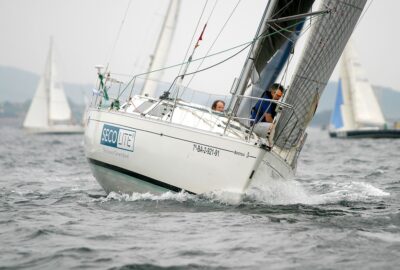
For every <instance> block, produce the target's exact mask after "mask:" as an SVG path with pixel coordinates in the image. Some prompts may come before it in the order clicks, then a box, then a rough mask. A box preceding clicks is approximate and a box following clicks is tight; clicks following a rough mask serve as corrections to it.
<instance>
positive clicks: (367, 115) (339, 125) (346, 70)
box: [329, 42, 400, 138]
mask: <svg viewBox="0 0 400 270" xmlns="http://www.w3.org/2000/svg"><path fill="white" fill-rule="evenodd" d="M340 68H341V69H340V80H339V84H338V91H337V95H336V101H335V105H334V106H335V107H334V109H333V112H332V115H331V124H330V130H329V135H330V137H332V138H400V129H389V128H388V123H387V122H386V121H385V117H384V115H383V113H382V110H381V107H380V105H379V102H378V100H377V98H376V95H375V92H374V90H373V88H372V85H371V83H370V82H369V81H368V79H367V78H366V76H365V74H364V70H363V69H362V66H361V64H360V61H359V59H358V55H357V53H356V51H355V48H354V45H353V42H349V43H348V44H347V46H346V49H345V51H344V53H343V55H342V58H341V61H340Z"/></svg>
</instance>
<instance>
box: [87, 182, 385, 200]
mask: <svg viewBox="0 0 400 270" xmlns="http://www.w3.org/2000/svg"><path fill="white" fill-rule="evenodd" d="M313 185H314V186H316V185H318V186H324V190H322V191H320V192H322V193H320V192H315V191H308V190H307V189H306V186H303V185H302V184H301V183H300V182H298V181H296V180H285V181H282V180H276V181H269V182H268V183H266V184H264V185H262V186H260V185H258V186H253V187H251V188H250V189H249V190H248V191H247V192H246V193H245V194H243V195H241V194H238V193H233V192H222V191H215V192H209V193H205V194H199V195H193V194H189V193H187V192H185V191H182V192H179V193H175V192H171V191H168V192H165V193H162V194H159V195H154V194H151V193H132V194H119V193H115V192H111V193H109V194H108V195H107V196H106V197H101V198H95V199H94V200H96V201H100V202H102V203H103V202H109V201H124V202H134V201H176V202H187V201H190V202H194V203H196V202H199V201H209V202H213V203H219V204H225V205H239V204H242V203H246V204H248V203H257V204H259V203H262V204H267V205H292V204H306V205H323V204H334V203H339V202H342V201H351V202H367V201H371V200H374V199H376V198H380V197H386V196H390V194H389V193H388V192H385V191H383V190H381V189H379V188H377V187H374V186H373V185H371V184H369V183H365V182H355V181H350V182H346V183H324V184H322V183H314V184H313Z"/></svg>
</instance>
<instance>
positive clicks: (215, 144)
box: [84, 0, 366, 194]
mask: <svg viewBox="0 0 400 270" xmlns="http://www.w3.org/2000/svg"><path fill="white" fill-rule="evenodd" d="M172 1H173V0H172ZM314 2H315V3H314ZM365 3H366V0H343V1H336V0H317V1H313V0H299V1H291V0H271V1H269V2H268V4H267V6H266V8H265V11H264V14H263V17H262V19H261V22H260V24H259V27H258V30H257V32H256V35H255V38H254V40H253V42H252V43H251V46H250V49H249V53H248V56H247V59H246V62H245V64H244V66H243V69H242V72H241V75H240V78H239V79H238V80H237V81H236V82H237V83H235V84H234V87H233V91H231V93H232V97H231V100H232V103H231V106H230V107H229V108H228V110H227V111H226V112H225V113H219V112H214V111H212V110H211V109H210V108H209V107H205V106H203V105H200V104H196V103H192V102H191V101H190V100H182V99H181V95H180V93H179V91H180V89H181V84H179V83H178V85H176V83H175V82H176V81H179V80H182V78H183V77H184V75H187V74H189V72H187V66H186V67H185V68H183V70H184V73H183V74H179V76H177V77H176V78H175V80H174V82H173V83H172V84H171V86H170V87H169V88H168V89H165V90H166V91H165V92H164V94H163V95H162V96H161V97H160V98H157V97H155V96H145V95H140V93H141V92H140V91H141V89H140V90H139V94H137V95H133V94H132V92H131V93H129V95H127V96H125V97H124V98H126V101H127V102H126V103H125V104H124V105H123V106H122V107H121V108H117V109H116V108H115V107H110V108H104V104H102V98H101V97H99V96H94V97H93V100H92V103H91V107H90V108H89V109H88V120H87V126H86V129H85V139H84V140H85V154H86V156H87V158H88V161H89V164H90V166H91V169H92V172H93V174H94V176H95V177H96V179H97V181H98V182H99V183H100V185H101V186H102V187H103V188H104V190H105V191H106V192H107V193H108V192H111V191H114V192H120V193H131V192H152V193H159V192H165V191H167V190H172V191H180V190H185V191H187V192H190V193H195V194H199V193H207V192H214V191H222V192H232V193H237V194H243V193H244V192H246V191H247V190H248V189H249V188H250V187H252V186H253V185H257V184H260V183H261V184H262V183H266V182H268V181H270V180H272V179H281V180H283V181H284V180H285V179H288V178H290V177H292V176H293V175H294V173H295V170H296V167H297V158H298V155H299V153H300V151H301V148H302V146H303V144H304V142H305V139H306V135H307V134H306V128H307V126H308V124H309V122H310V121H311V119H312V117H313V115H314V112H315V110H316V107H317V105H318V101H319V97H320V96H321V94H322V92H323V90H324V88H325V86H326V84H327V82H328V79H329V77H330V76H331V74H332V72H333V69H334V67H335V65H336V63H337V61H338V60H339V58H340V55H341V53H342V51H343V49H344V47H345V45H346V43H347V40H348V39H349V37H350V35H351V33H352V31H353V29H354V27H355V25H356V23H357V21H358V19H359V17H360V15H361V12H362V10H363V8H364V6H365ZM328 13H329V14H328ZM167 16H168V15H167ZM311 18H312V20H309V19H311ZM303 25H304V27H303ZM306 25H307V26H306ZM303 28H304V29H303ZM302 29H303V31H308V33H307V35H306V40H305V41H304V42H303V45H304V46H303V48H302V49H301V48H296V49H294V50H293V47H294V46H295V45H296V39H297V37H299V36H300V35H299V34H297V33H298V32H299V31H301V30H302ZM203 31H204V29H203ZM202 33H203V32H202ZM201 36H202V34H201V35H200V37H201ZM199 40H200V38H199ZM196 45H197V44H196ZM293 52H294V53H300V54H301V56H300V57H299V58H298V61H297V62H296V63H295V65H296V68H295V71H294V73H293V75H291V77H290V78H287V81H286V83H285V86H287V88H288V90H287V91H286V92H285V93H284V97H283V100H282V101H272V102H276V103H277V104H278V110H277V116H276V117H275V119H274V123H273V129H272V130H271V132H270V134H269V135H268V136H267V137H264V136H263V135H258V134H256V133H255V132H253V127H252V126H251V125H246V123H249V121H248V120H249V118H250V111H248V112H247V116H244V115H245V113H244V111H245V109H243V104H245V103H246V102H244V101H246V100H266V99H263V98H260V96H259V95H258V96H257V95H256V94H251V93H250V94H249V91H246V90H247V89H248V87H254V88H257V87H258V88H260V87H266V88H268V87H269V85H271V84H272V83H273V82H275V80H276V78H277V77H278V75H279V74H280V73H282V72H283V73H285V70H286V69H285V65H286V64H291V63H290V60H291V58H292V55H291V54H292V53H293ZM188 62H190V61H188ZM182 65H187V63H184V64H182ZM106 72H107V74H108V71H107V70H106ZM271 73H272V75H271ZM115 75H116V76H117V74H115ZM107 76H108V75H107ZM107 76H105V73H101V72H99V78H100V83H99V92H100V93H101V92H103V95H104V97H107V89H110V88H109V87H107V85H108V84H110V83H112V80H111V79H109V80H107V79H106V80H105V81H103V78H107ZM283 77H285V76H283ZM135 79H136V77H133V79H132V80H131V81H129V82H128V83H127V84H126V87H125V89H127V88H128V87H129V88H130V89H134V85H133V83H134V82H135ZM285 80H286V79H285ZM282 83H283V82H282ZM211 87H212V86H211V85H210V88H211ZM266 88H263V89H266ZM228 91H229V89H227V92H228ZM123 92H124V91H122V92H121V93H123ZM255 92H257V91H255ZM121 93H120V92H119V91H118V96H117V97H116V98H115V99H116V100H118V99H121V98H122V97H121ZM246 106H247V105H246ZM247 107H249V106H247Z"/></svg>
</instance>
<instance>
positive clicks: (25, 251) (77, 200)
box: [0, 124, 400, 269]
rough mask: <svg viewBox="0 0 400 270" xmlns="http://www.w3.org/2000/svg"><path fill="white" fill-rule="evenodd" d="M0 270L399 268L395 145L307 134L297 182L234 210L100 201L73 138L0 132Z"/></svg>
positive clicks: (170, 197) (215, 201)
mask: <svg viewBox="0 0 400 270" xmlns="http://www.w3.org/2000/svg"><path fill="white" fill-rule="evenodd" d="M0 132H1V136H0V142H1V144H0V269H398V267H399V265H400V176H399V174H400V140H390V139H384V140H373V139H362V140H340V139H330V138H329V137H328V135H327V132H326V131H321V130H317V129H310V130H309V137H308V141H307V143H306V145H305V146H304V149H303V151H302V153H301V155H300V159H299V164H298V172H297V176H296V178H295V179H292V180H289V181H285V182H282V181H270V182H268V183H265V184H264V185H262V186H259V187H257V188H252V189H251V190H249V191H248V192H247V193H246V194H245V196H244V197H243V198H242V200H240V201H237V200H236V199H231V195H230V194H226V193H212V194H202V195H190V194H187V193H172V192H167V193H164V194H162V195H159V196H154V195H151V194H135V193H134V194H123V195H120V194H116V193H111V194H109V195H108V196H107V195H106V194H105V193H104V191H103V190H102V189H101V187H100V186H99V185H98V184H97V182H96V180H95V179H94V178H93V176H92V174H91V172H90V169H89V167H88V164H87V162H86V160H85V157H84V152H83V140H82V135H72V136H65V135H64V136H61V135H59V136H56V135H28V134H25V133H24V132H23V131H22V130H21V129H20V128H19V126H18V125H10V124H8V125H0Z"/></svg>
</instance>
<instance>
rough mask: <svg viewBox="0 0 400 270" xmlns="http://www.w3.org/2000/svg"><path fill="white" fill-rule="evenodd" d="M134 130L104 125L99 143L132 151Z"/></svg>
mask: <svg viewBox="0 0 400 270" xmlns="http://www.w3.org/2000/svg"><path fill="white" fill-rule="evenodd" d="M135 136H136V131H134V130H130V129H124V128H119V127H115V126H111V125H104V126H103V130H102V132H101V140H100V144H102V145H106V146H109V147H114V148H118V149H122V150H127V151H130V152H133V149H134V145H135Z"/></svg>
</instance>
